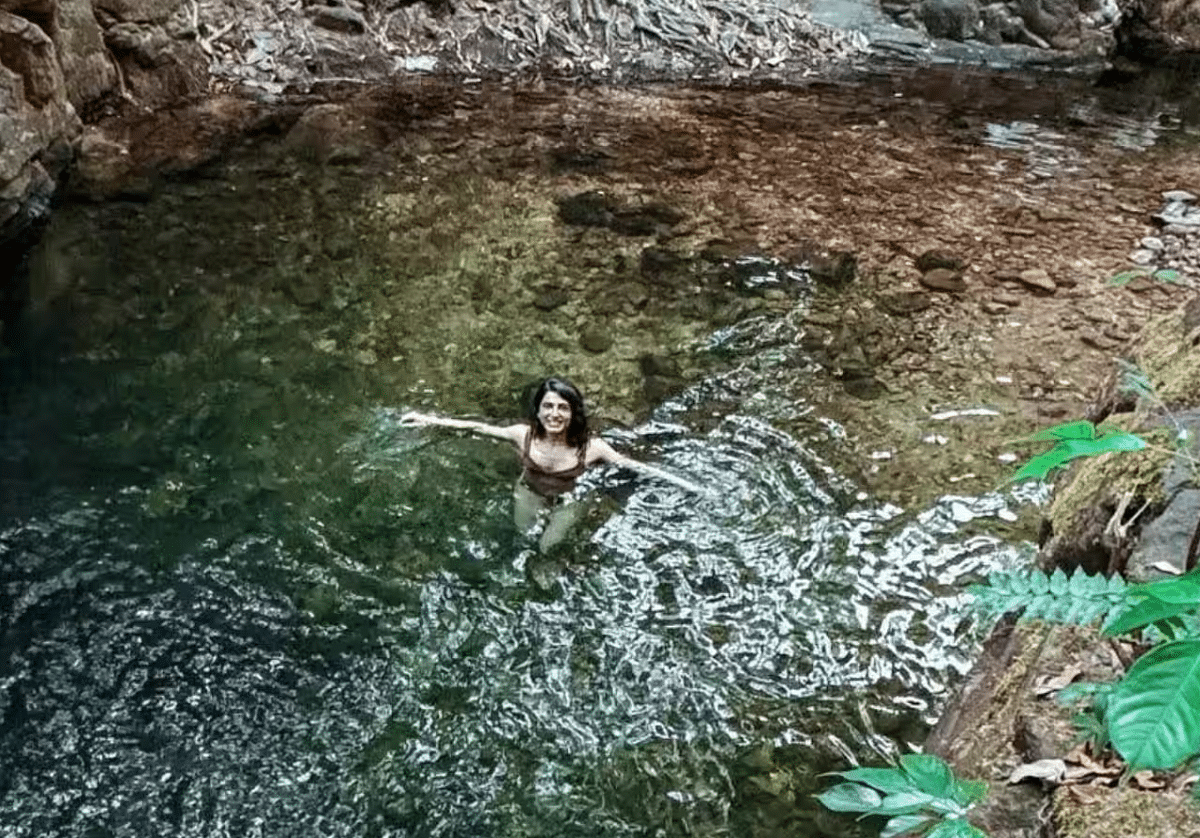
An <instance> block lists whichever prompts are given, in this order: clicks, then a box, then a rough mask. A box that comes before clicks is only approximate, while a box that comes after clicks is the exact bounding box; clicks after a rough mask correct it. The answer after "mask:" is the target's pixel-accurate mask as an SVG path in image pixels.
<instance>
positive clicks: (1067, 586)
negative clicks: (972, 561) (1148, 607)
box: [970, 569, 1128, 625]
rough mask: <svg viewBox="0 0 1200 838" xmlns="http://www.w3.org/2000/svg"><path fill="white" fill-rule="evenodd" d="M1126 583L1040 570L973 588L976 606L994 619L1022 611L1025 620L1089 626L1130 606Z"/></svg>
mask: <svg viewBox="0 0 1200 838" xmlns="http://www.w3.org/2000/svg"><path fill="white" fill-rule="evenodd" d="M1125 589H1126V585H1125V580H1123V579H1122V578H1121V577H1119V576H1113V577H1110V578H1107V579H1106V578H1105V577H1103V576H1089V575H1088V574H1086V573H1080V572H1078V571H1076V572H1075V573H1072V574H1070V575H1068V574H1066V573H1064V572H1063V571H1062V570H1061V569H1059V570H1055V571H1054V572H1053V573H1051V574H1049V575H1047V574H1045V573H1043V572H1042V571H1040V570H1009V571H1003V572H997V573H993V574H991V575H990V576H989V577H988V584H987V585H974V586H972V587H971V589H970V592H971V593H972V594H973V595H974V597H975V605H976V607H977V608H979V609H980V610H982V611H984V612H985V613H988V614H990V615H993V616H999V615H1001V614H1007V613H1008V612H1009V611H1016V610H1018V609H1021V610H1022V611H1023V613H1022V619H1024V620H1036V619H1041V620H1049V621H1051V622H1056V623H1069V624H1072V625H1087V624H1088V623H1093V622H1095V621H1096V620H1100V619H1102V618H1103V619H1107V618H1109V617H1110V616H1112V615H1114V614H1117V613H1122V612H1123V611H1124V610H1125V609H1126V607H1127V604H1128V600H1127V597H1126V593H1125Z"/></svg>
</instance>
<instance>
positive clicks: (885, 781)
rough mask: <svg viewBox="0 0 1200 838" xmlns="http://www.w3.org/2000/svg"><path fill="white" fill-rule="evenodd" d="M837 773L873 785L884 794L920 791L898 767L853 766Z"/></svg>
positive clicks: (853, 780)
mask: <svg viewBox="0 0 1200 838" xmlns="http://www.w3.org/2000/svg"><path fill="white" fill-rule="evenodd" d="M836 775H837V776H838V777H842V778H844V779H846V780H850V781H851V782H854V783H863V784H864V785H868V786H871V787H872V788H875V789H878V790H879V791H881V792H883V793H884V794H897V793H899V792H915V791H918V789H917V787H916V786H914V785H913V784H912V781H911V780H909V779H908V777H907V776H906V775H905V774H904V772H902V771H900V770H899V769H897V768H852V769H850V770H849V771H839V772H836Z"/></svg>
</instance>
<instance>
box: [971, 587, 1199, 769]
mask: <svg viewBox="0 0 1200 838" xmlns="http://www.w3.org/2000/svg"><path fill="white" fill-rule="evenodd" d="M972 592H973V593H974V594H975V596H976V601H977V602H978V603H979V605H980V607H982V608H983V609H984V610H986V611H989V612H991V613H1004V612H1006V611H1010V610H1014V609H1016V608H1022V607H1023V608H1025V611H1024V613H1023V615H1022V619H1026V620H1028V619H1034V618H1042V619H1050V620H1055V621H1057V622H1076V623H1078V622H1089V621H1091V620H1100V619H1103V627H1102V632H1103V634H1104V635H1106V636H1109V637H1113V636H1116V635H1121V634H1126V633H1128V632H1132V631H1144V630H1148V629H1149V630H1153V631H1154V632H1155V633H1156V634H1157V635H1158V637H1160V638H1162V639H1163V642H1159V643H1157V644H1156V645H1154V646H1153V648H1151V649H1150V650H1149V651H1148V652H1146V653H1145V654H1144V655H1142V656H1141V657H1139V658H1138V659H1137V660H1136V661H1135V662H1134V663H1133V665H1132V666H1131V667H1130V668H1129V671H1128V672H1126V673H1125V677H1123V678H1122V679H1121V680H1120V681H1118V682H1116V683H1115V684H1113V685H1111V687H1110V688H1109V689H1107V690H1103V691H1099V690H1095V691H1093V702H1092V703H1093V710H1094V711H1095V716H1096V718H1097V719H1098V721H1099V724H1100V725H1101V726H1102V728H1103V729H1102V731H1100V732H1099V733H1098V734H1097V736H1096V738H1097V739H1098V740H1100V741H1104V740H1107V741H1109V742H1111V743H1112V746H1113V748H1114V749H1116V751H1117V753H1119V754H1120V755H1121V757H1122V758H1123V759H1124V760H1125V762H1126V763H1128V765H1129V768H1130V770H1131V771H1139V770H1141V769H1143V768H1152V769H1171V768H1175V767H1176V766H1178V765H1179V764H1180V763H1182V762H1184V761H1185V760H1189V759H1193V758H1195V757H1197V756H1200V632H1198V631H1197V624H1196V620H1195V617H1196V614H1197V611H1198V610H1200V569H1197V570H1193V571H1190V572H1188V573H1186V574H1184V575H1182V576H1176V577H1170V578H1167V579H1160V580H1157V581H1154V582H1146V583H1143V584H1139V585H1126V584H1125V583H1123V582H1119V581H1118V582H1114V581H1113V580H1112V579H1105V578H1103V577H1099V576H1087V575H1086V574H1082V573H1079V572H1076V573H1075V574H1073V575H1071V576H1069V577H1068V576H1067V575H1066V574H1064V573H1063V572H1062V571H1061V570H1056V571H1055V572H1054V573H1053V574H1046V573H1043V572H1042V571H1037V570H1030V571H1016V572H1010V573H1007V574H996V575H994V576H993V577H992V580H991V583H990V584H989V585H987V586H975V587H974V588H972ZM1073 601H1076V603H1075V604H1072V602H1073ZM1088 615H1091V617H1090V620H1089V619H1085V617H1087V616H1088Z"/></svg>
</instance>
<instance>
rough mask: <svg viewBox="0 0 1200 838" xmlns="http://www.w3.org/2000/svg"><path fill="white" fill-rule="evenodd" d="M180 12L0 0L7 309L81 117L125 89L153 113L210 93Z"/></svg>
mask: <svg viewBox="0 0 1200 838" xmlns="http://www.w3.org/2000/svg"><path fill="white" fill-rule="evenodd" d="M179 13H180V4H178V3H176V2H175V0H95V3H94V4H93V0H0V254H2V255H0V296H2V297H3V301H4V307H5V309H6V310H7V311H9V312H11V311H12V310H14V309H15V308H17V307H19V305H20V303H21V300H22V298H23V294H22V292H21V290H20V285H21V280H20V279H19V278H18V275H19V274H20V273H21V265H22V264H23V261H24V257H25V254H26V252H27V251H28V249H29V247H31V246H32V244H33V243H35V242H36V240H37V238H38V235H39V231H40V229H41V227H42V225H43V224H44V223H45V221H46V219H47V218H48V214H49V210H50V205H51V201H52V199H53V196H54V194H55V192H56V190H57V187H58V184H59V182H60V181H61V180H62V178H63V176H64V175H65V173H66V171H67V169H68V167H69V166H70V164H71V162H72V159H73V157H74V155H75V153H76V152H77V150H78V148H79V140H80V137H81V131H82V124H81V121H80V116H79V115H80V114H82V113H85V112H87V111H88V110H89V109H91V108H92V107H93V106H94V105H95V104H96V103H98V102H100V101H101V100H104V99H105V98H106V97H108V96H111V95H114V94H115V93H116V92H117V91H118V90H121V89H122V88H123V89H124V91H125V92H126V93H127V94H128V95H130V96H132V97H133V99H135V100H137V101H138V102H139V104H141V105H144V106H147V107H151V108H157V107H162V106H164V105H168V104H171V103H174V102H176V101H178V100H179V99H181V98H184V97H188V96H191V95H194V94H196V93H199V92H201V91H203V90H206V89H207V86H208V77H207V61H206V58H205V56H204V54H203V52H202V51H201V50H200V47H199V46H198V45H197V44H196V43H195V42H194V40H193V38H194V35H195V33H190V34H189V33H188V32H187V31H186V27H182V28H181V27H180V26H177V25H174V23H175V22H174V18H173V16H175V15H177V14H179ZM172 32H174V34H171V33H172ZM6 319H11V314H10V315H6Z"/></svg>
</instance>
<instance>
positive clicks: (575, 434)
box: [400, 378, 700, 551]
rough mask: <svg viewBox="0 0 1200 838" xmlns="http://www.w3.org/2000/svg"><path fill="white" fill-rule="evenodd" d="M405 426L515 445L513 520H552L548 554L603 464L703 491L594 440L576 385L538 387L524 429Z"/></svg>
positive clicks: (429, 420)
mask: <svg viewBox="0 0 1200 838" xmlns="http://www.w3.org/2000/svg"><path fill="white" fill-rule="evenodd" d="M400 421H401V423H403V424H409V425H415V426H418V427H420V426H426V425H440V426H442V427H446V428H461V429H462V430H467V431H471V432H473V433H477V434H483V435H485V436H492V437H496V438H498V439H506V440H508V441H509V442H511V443H512V444H513V445H514V446H515V447H516V449H517V452H518V455H519V456H520V458H521V466H522V471H521V478H520V479H519V480H518V481H517V485H516V487H515V488H514V490H513V520H514V522H515V523H516V525H517V529H519V530H520V531H521V532H523V533H528V532H529V531H530V530H532V529H533V527H534V526H535V525H536V524H537V522H538V519H539V518H540V517H542V516H543V515H547V516H548V519H549V520H547V522H546V527H545V529H543V530H542V535H541V539H540V541H539V544H540V547H541V549H542V550H543V551H544V550H547V549H548V548H550V547H552V546H553V545H555V544H557V543H558V542H560V541H562V539H563V537H564V536H566V534H567V531H568V530H569V529H570V528H571V526H572V525H573V524H574V523H575V521H576V520H577V519H578V517H579V515H580V513H581V512H582V505H581V504H579V503H576V502H575V501H574V499H573V498H571V497H570V493H571V491H572V490H573V489H574V488H575V481H576V479H578V477H579V476H580V475H581V474H583V472H584V471H586V470H587V469H588V468H589V467H591V466H594V465H596V464H598V463H612V464H614V465H619V466H623V467H626V468H632V469H635V470H637V471H640V472H643V473H645V474H649V475H652V476H654V477H658V478H661V479H662V480H666V481H668V482H670V483H674V484H675V485H676V486H681V487H682V488H684V489H687V490H689V491H692V492H700V488H699V487H698V486H696V485H694V484H692V483H689V482H688V481H686V480H683V479H682V478H679V477H676V476H675V475H673V474H671V473H669V472H666V471H663V470H662V469H659V468H655V467H654V466H651V465H647V464H646V463H641V462H638V461H637V460H633V459H630V458H629V457H626V456H625V455H623V454H619V453H617V451H615V450H614V449H613V447H612V446H611V445H609V444H608V443H607V442H605V441H604V440H602V439H600V438H599V437H593V436H590V435H589V433H588V419H587V411H586V410H585V409H584V405H583V395H582V394H581V393H580V392H579V390H578V389H577V388H576V387H575V385H573V384H571V383H570V382H569V381H566V380H564V379H561V378H547V379H546V380H545V381H543V382H542V383H541V385H540V386H539V387H538V388H537V391H536V392H535V393H534V395H533V400H532V403H531V405H530V417H529V421H528V422H527V423H525V424H519V425H507V426H504V427H501V426H499V425H489V424H487V423H486V422H475V421H471V420H466V419H447V418H444V417H441V416H433V415H431V414H428V413H417V412H409V413H405V414H404V415H403V416H402V417H400Z"/></svg>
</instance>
